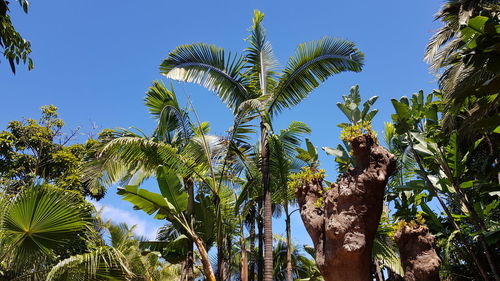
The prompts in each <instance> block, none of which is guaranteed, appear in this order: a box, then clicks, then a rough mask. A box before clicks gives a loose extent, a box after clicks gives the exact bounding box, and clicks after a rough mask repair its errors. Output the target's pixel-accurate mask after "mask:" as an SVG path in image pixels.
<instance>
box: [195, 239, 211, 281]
mask: <svg viewBox="0 0 500 281" xmlns="http://www.w3.org/2000/svg"><path fill="white" fill-rule="evenodd" d="M193 240H194V243H195V244H196V247H197V248H198V252H200V258H201V264H202V265H203V272H204V274H205V277H206V280H208V281H215V274H214V270H213V269H212V264H210V258H209V257H208V253H207V249H206V248H205V245H204V244H203V241H201V239H200V238H199V237H198V236H197V235H196V234H193Z"/></svg>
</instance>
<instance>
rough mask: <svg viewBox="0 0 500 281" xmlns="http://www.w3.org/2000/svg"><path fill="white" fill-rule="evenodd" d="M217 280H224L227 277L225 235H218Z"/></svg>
mask: <svg viewBox="0 0 500 281" xmlns="http://www.w3.org/2000/svg"><path fill="white" fill-rule="evenodd" d="M217 236H218V237H217V280H219V281H222V280H224V277H225V267H226V262H225V256H224V237H223V236H222V234H218V235H217Z"/></svg>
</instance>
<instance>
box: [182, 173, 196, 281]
mask: <svg viewBox="0 0 500 281" xmlns="http://www.w3.org/2000/svg"><path fill="white" fill-rule="evenodd" d="M184 182H185V183H186V187H187V192H188V206H187V215H188V219H189V223H190V224H191V228H192V229H194V220H195V219H194V185H193V182H192V181H191V180H189V179H187V180H185V181H184ZM193 246H194V245H193V239H190V241H189V249H188V252H187V258H186V281H194V272H193V266H194V247H193Z"/></svg>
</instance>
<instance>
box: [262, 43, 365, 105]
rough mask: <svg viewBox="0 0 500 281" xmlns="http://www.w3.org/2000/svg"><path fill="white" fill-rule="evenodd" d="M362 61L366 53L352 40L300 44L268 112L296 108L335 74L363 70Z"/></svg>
mask: <svg viewBox="0 0 500 281" xmlns="http://www.w3.org/2000/svg"><path fill="white" fill-rule="evenodd" d="M363 61H364V55H363V53H361V52H360V51H359V50H358V49H357V48H356V47H355V45H354V43H352V42H350V41H346V40H341V39H333V38H329V37H324V38H322V39H320V40H318V41H312V42H309V43H303V44H300V45H299V47H298V49H297V50H296V52H295V55H294V56H293V57H291V58H290V60H289V61H288V65H287V67H286V68H285V69H284V71H283V74H282V75H281V77H280V79H279V83H278V85H277V86H276V89H274V90H273V96H272V101H271V103H270V105H269V112H270V113H271V114H274V113H277V112H279V111H282V110H283V109H284V108H289V107H292V106H294V105H297V104H298V103H300V102H301V101H302V100H303V99H305V98H306V97H307V96H308V95H309V94H310V93H311V92H312V90H314V89H315V88H316V87H318V86H319V85H320V83H321V82H323V81H325V80H326V79H327V78H328V77H330V76H332V75H334V74H337V73H340V72H344V71H354V72H359V71H361V67H362V66H363Z"/></svg>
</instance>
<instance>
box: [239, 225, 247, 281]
mask: <svg viewBox="0 0 500 281" xmlns="http://www.w3.org/2000/svg"><path fill="white" fill-rule="evenodd" d="M240 248H241V268H240V280H241V281H248V259H247V246H246V241H245V235H244V233H243V220H241V226H240Z"/></svg>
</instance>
